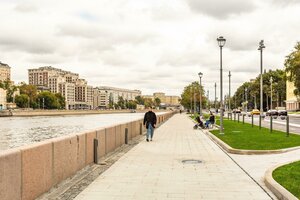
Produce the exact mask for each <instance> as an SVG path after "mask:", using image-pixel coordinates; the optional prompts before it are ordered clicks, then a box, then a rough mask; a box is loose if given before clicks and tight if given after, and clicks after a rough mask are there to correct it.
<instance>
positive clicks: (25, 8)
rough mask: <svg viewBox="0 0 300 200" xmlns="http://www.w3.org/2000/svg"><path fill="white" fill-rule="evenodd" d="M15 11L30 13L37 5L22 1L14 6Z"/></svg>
mask: <svg viewBox="0 0 300 200" xmlns="http://www.w3.org/2000/svg"><path fill="white" fill-rule="evenodd" d="M15 11H17V12H21V13H32V12H36V11H38V9H37V7H36V6H35V5H34V4H32V3H29V2H26V3H25V2H22V3H19V4H17V5H16V6H15Z"/></svg>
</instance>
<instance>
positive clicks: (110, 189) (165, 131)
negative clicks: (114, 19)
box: [76, 114, 270, 200]
mask: <svg viewBox="0 0 300 200" xmlns="http://www.w3.org/2000/svg"><path fill="white" fill-rule="evenodd" d="M193 125H194V124H193V122H192V121H191V120H190V119H188V117H187V115H185V114H181V115H180V114H177V115H175V116H174V117H172V118H171V119H169V120H168V121H167V122H166V123H165V124H163V125H162V126H161V127H159V128H158V129H156V130H155V133H154V140H153V142H146V141H144V142H141V143H140V144H138V145H137V146H136V147H134V148H133V149H131V150H130V151H129V152H128V153H127V154H125V155H124V156H123V157H122V158H121V159H120V160H119V161H117V162H116V163H115V164H114V165H113V166H112V167H110V168H109V169H108V170H107V171H106V172H104V173H103V174H102V175H100V176H99V177H98V178H97V179H96V180H95V181H94V182H93V183H92V184H91V185H90V186H88V188H86V189H85V190H84V191H83V192H82V193H80V194H79V195H78V196H77V198H76V199H77V200H82V199H86V200H92V199H151V200H152V199H187V200H190V199H231V200H232V199H234V200H237V199H243V200H244V199H253V200H254V199H255V200H258V199H270V197H269V196H268V195H267V194H266V193H265V192H264V191H263V190H262V189H261V188H260V187H259V186H258V185H257V184H256V183H255V182H254V181H253V180H252V179H251V178H250V177H248V176H247V175H246V174H245V172H243V171H242V170H241V169H240V168H239V167H238V166H237V165H236V164H235V163H234V162H233V161H232V160H231V159H230V158H229V157H228V156H227V155H226V154H225V153H224V152H223V151H222V150H220V149H219V147H217V146H216V145H215V144H214V143H213V142H212V141H211V140H210V139H209V138H208V137H207V136H206V135H204V134H203V133H202V132H201V131H200V130H193V128H192V127H193ZM185 159H195V160H201V161H202V163H199V164H190V163H189V164H183V163H182V160H185Z"/></svg>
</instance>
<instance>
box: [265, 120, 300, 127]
mask: <svg viewBox="0 0 300 200" xmlns="http://www.w3.org/2000/svg"><path fill="white" fill-rule="evenodd" d="M265 121H266V122H270V120H266V119H265ZM273 123H276V124H283V125H286V123H285V122H278V121H273ZM290 126H295V127H299V128H300V125H299V124H291V123H290Z"/></svg>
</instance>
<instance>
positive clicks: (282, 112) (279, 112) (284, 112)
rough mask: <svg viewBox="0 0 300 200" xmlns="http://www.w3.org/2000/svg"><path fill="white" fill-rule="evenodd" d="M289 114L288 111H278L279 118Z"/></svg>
mask: <svg viewBox="0 0 300 200" xmlns="http://www.w3.org/2000/svg"><path fill="white" fill-rule="evenodd" d="M287 114H288V113H287V111H286V110H278V116H287Z"/></svg>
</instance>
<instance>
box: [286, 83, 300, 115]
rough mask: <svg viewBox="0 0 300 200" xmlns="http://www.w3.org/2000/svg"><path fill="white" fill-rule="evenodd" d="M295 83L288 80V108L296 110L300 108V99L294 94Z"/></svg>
mask: <svg viewBox="0 0 300 200" xmlns="http://www.w3.org/2000/svg"><path fill="white" fill-rule="evenodd" d="M294 90H295V85H294V83H292V82H290V81H287V82H286V110H288V111H296V110H300V99H299V98H297V97H296V95H295V94H294Z"/></svg>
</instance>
